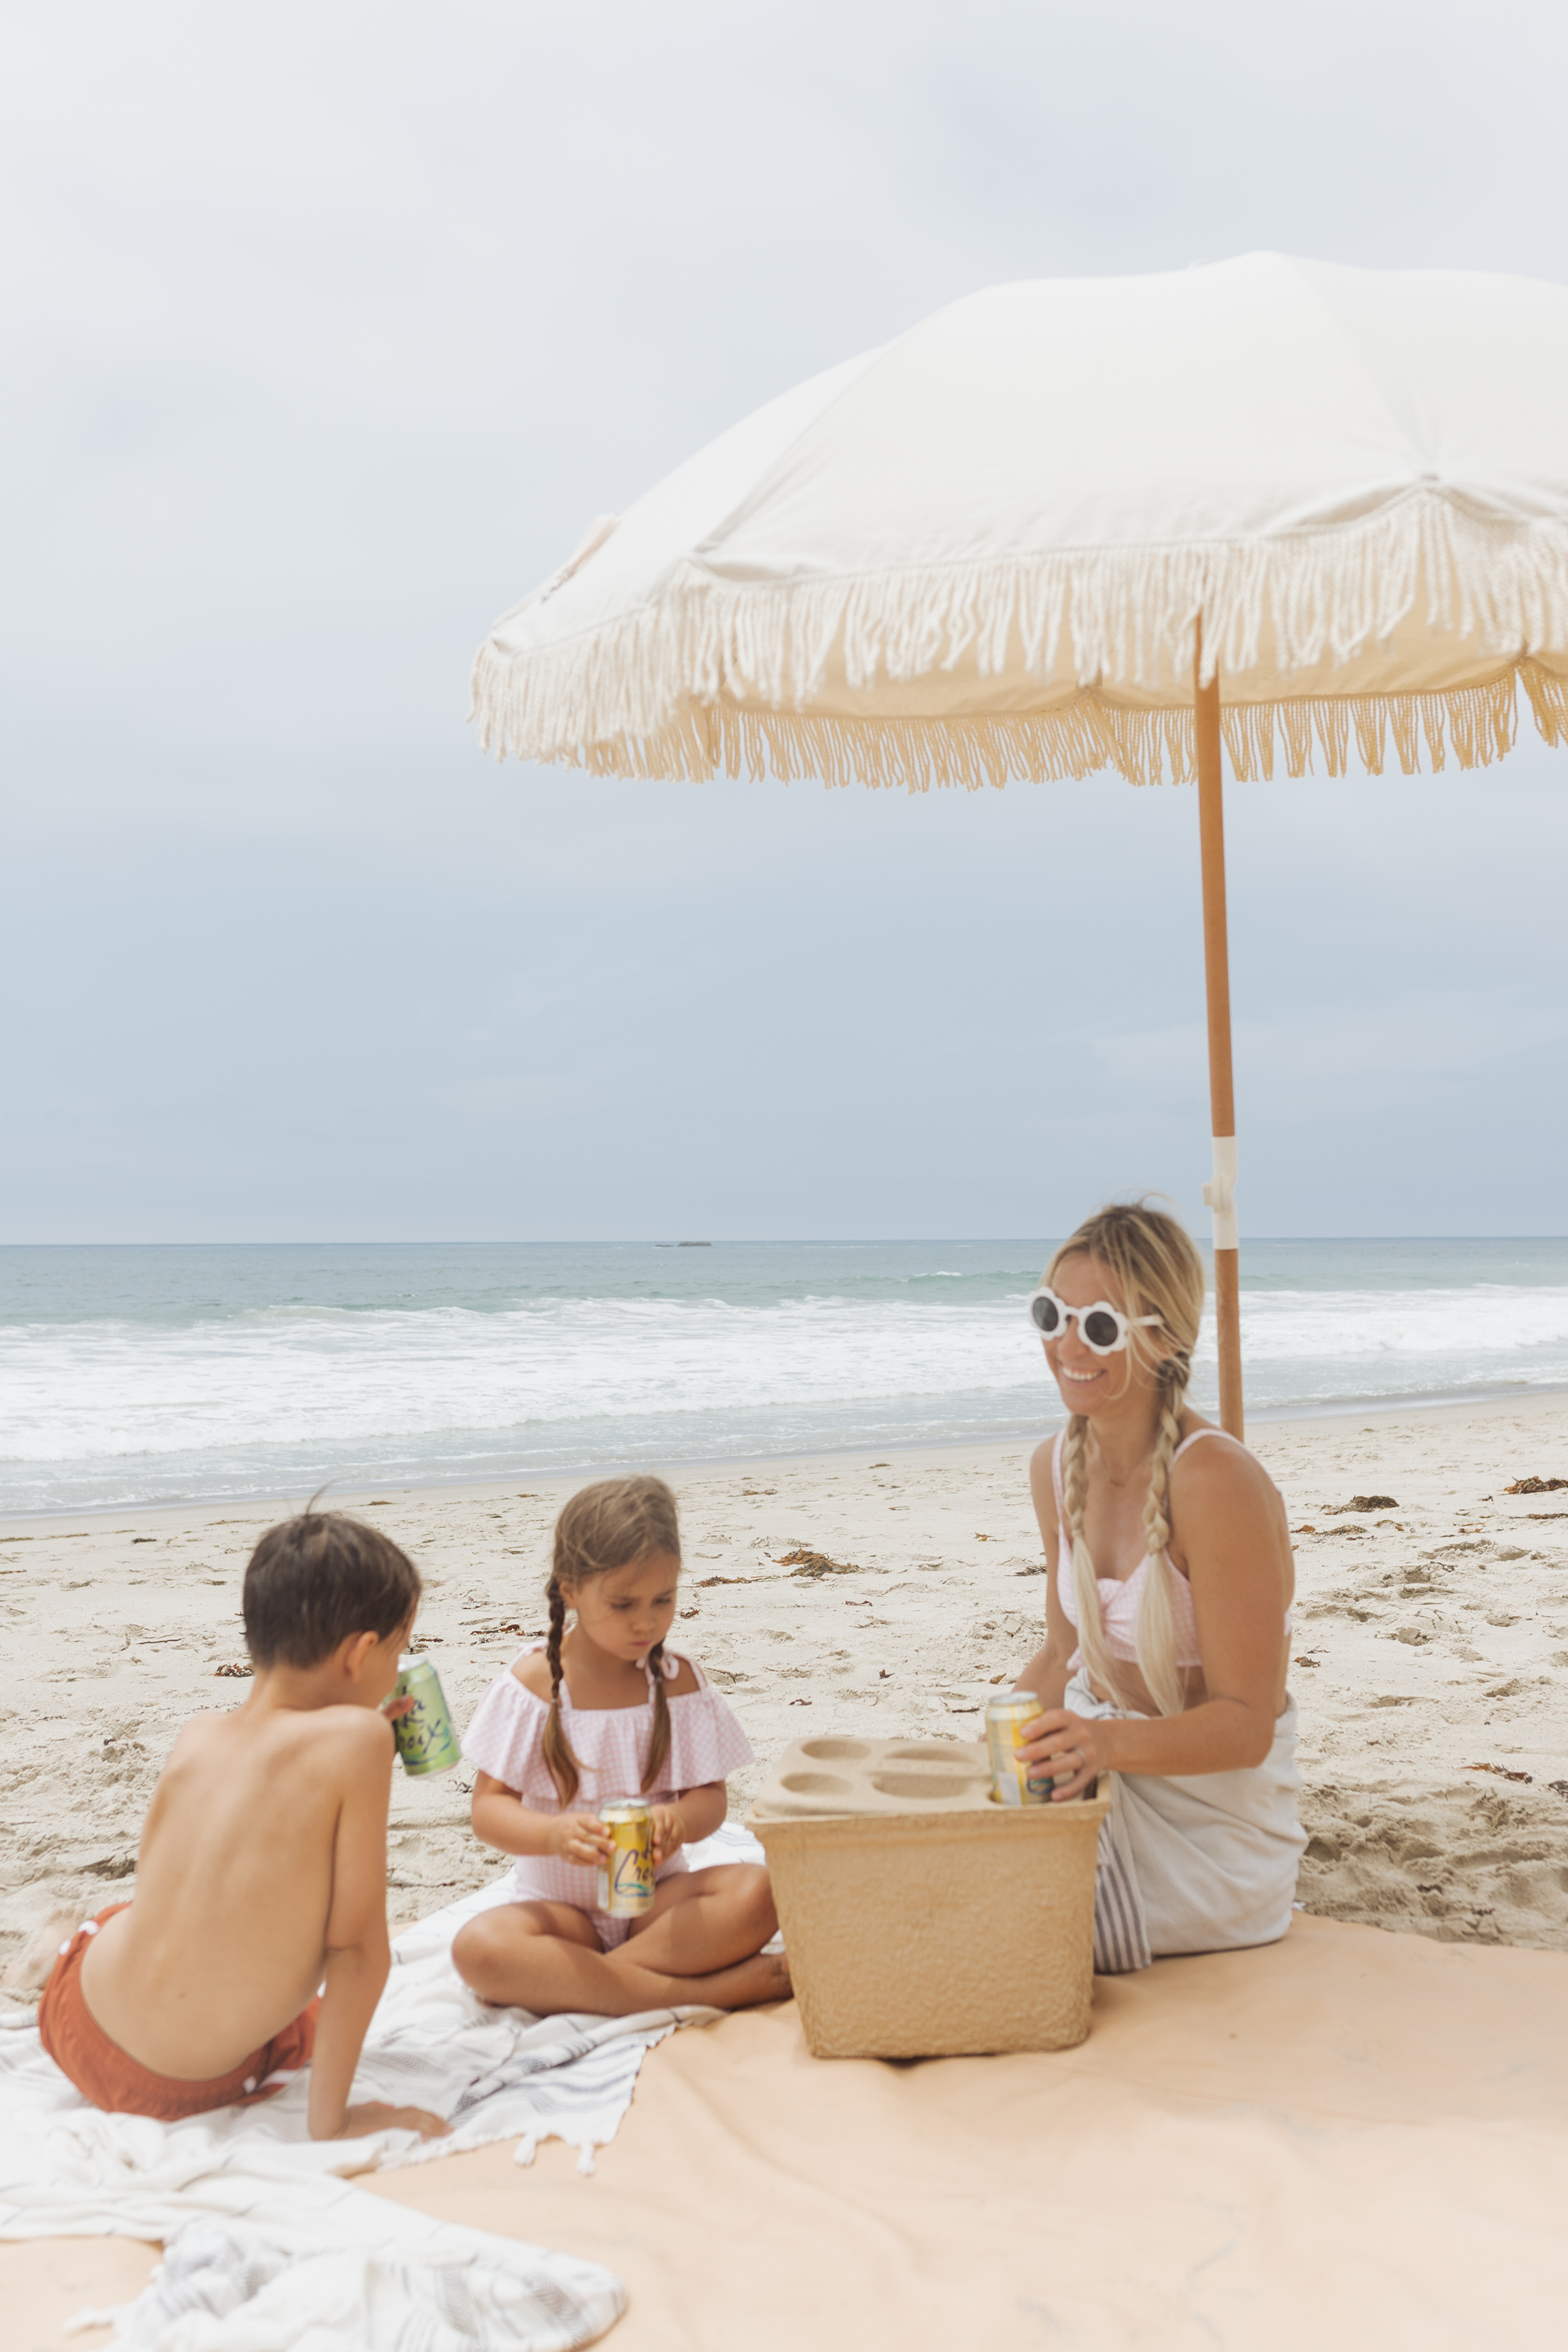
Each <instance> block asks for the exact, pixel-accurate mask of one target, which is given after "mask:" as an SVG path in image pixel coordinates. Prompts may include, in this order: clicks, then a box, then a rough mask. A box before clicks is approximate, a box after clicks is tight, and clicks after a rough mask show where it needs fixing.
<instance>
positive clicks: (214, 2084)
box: [38, 1903, 321, 2124]
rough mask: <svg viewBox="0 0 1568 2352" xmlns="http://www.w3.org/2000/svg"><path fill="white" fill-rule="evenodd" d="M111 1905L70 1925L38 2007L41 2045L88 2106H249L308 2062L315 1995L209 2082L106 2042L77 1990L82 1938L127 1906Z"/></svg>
mask: <svg viewBox="0 0 1568 2352" xmlns="http://www.w3.org/2000/svg"><path fill="white" fill-rule="evenodd" d="M130 1907H131V1906H130V1905H129V1904H126V1903H111V1904H110V1906H109V1907H108V1909H107V1910H105V1911H100V1913H99V1915H98V1916H97V1918H96V1919H89V1921H88V1922H87V1924H86V1925H85V1926H84V1927H79V1928H78V1929H77V1931H76V1934H75V1935H74V1936H73V1937H71V1939H70V1941H69V1943H68V1944H65V1945H62V1947H61V1948H60V1955H59V1958H58V1959H57V1960H56V1962H55V1965H54V1967H53V1969H51V1970H50V1972H49V1981H48V1983H47V1985H46V1986H45V1988H44V1997H43V2000H41V2001H40V2003H39V2004H38V2033H39V2037H40V2039H41V2040H42V2042H43V2045H44V2048H45V2049H46V2050H47V2052H48V2053H49V2056H50V2057H51V2058H52V2059H53V2060H54V2062H55V2064H56V2065H57V2066H58V2067H59V2069H60V2071H61V2073H62V2074H68V2076H69V2077H70V2079H71V2081H72V2082H73V2083H74V2084H76V2086H77V2089H78V2090H79V2092H80V2093H81V2095H82V2096H83V2097H84V2098H87V2099H90V2100H91V2101H92V2103H93V2105H94V2106H95V2107H102V2108H104V2109H105V2110H106V2111H107V2112H108V2113H109V2114H110V2115H115V2116H155V2117H156V2119H157V2120H158V2122H160V2123H164V2124H174V2123H178V2122H180V2121H181V2119H182V2118H183V2117H184V2116H205V2115H207V2114H210V2113H211V2111H212V2109H213V2108H214V2107H232V2106H241V2107H245V2106H252V2105H255V2104H256V2102H257V2101H258V2100H260V2099H270V2098H271V2097H272V2096H273V2095H275V2094H276V2093H277V2092H279V2091H280V2090H282V2088H283V2086H284V2084H285V2083H286V2082H287V2081H288V2080H289V2077H290V2076H291V2075H293V2074H298V2072H299V2070H300V2067H301V2066H308V2065H309V2064H310V2053H311V2051H312V2049H313V2048H314V2047H315V2041H316V2012H317V2011H318V2010H319V2009H320V2008H321V2002H320V2000H313V2001H311V2003H310V2006H309V2008H308V2009H303V2010H301V2011H300V2014H299V2016H298V2017H297V2018H295V2020H294V2021H293V2023H292V2024H291V2025H286V2026H285V2027H284V2028H283V2030H282V2032H280V2033H275V2034H274V2035H273V2037H272V2039H271V2041H270V2042H267V2043H265V2044H264V2045H263V2047H262V2048H261V2049H259V2050H253V2051H252V2052H251V2053H250V2055H249V2057H248V2058H242V2059H241V2061H240V2063H239V2064H238V2065H237V2066H236V2067H235V2068H234V2069H233V2070H232V2072H230V2073H229V2074H219V2075H216V2076H215V2077H214V2078H213V2080H212V2081H210V2082H205V2083H185V2082H181V2081H179V2080H178V2079H177V2078H176V2077H174V2076H173V2075H169V2074H153V2072H152V2070H151V2069H150V2068H149V2067H146V2066H142V2065H139V2064H138V2063H137V2062H136V2060H135V2059H134V2058H132V2057H131V2056H129V2055H128V2053H126V2052H125V2051H123V2050H121V2047H120V2045H119V2043H118V2042H111V2041H110V2038H109V2036H108V2034H107V2033H105V2032H104V2030H103V2028H102V2026H101V2025H100V2024H99V2022H98V2021H97V2019H96V2018H95V2017H94V2016H93V2014H92V2012H91V2011H90V2010H89V2008H88V2005H87V2002H86V2000H85V1999H84V1998H83V1995H82V1990H81V1958H82V1954H83V1953H84V1952H85V1951H86V1949H87V1947H88V1944H89V1941H90V1939H91V1938H92V1937H94V1936H96V1935H97V1933H98V1931H99V1929H100V1927H102V1925H103V1923H104V1921H105V1920H106V1919H112V1918H113V1916H114V1915H115V1913H116V1912H117V1911H126V1910H129V1909H130Z"/></svg>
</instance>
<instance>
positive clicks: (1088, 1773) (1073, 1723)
mask: <svg viewBox="0 0 1568 2352" xmlns="http://www.w3.org/2000/svg"><path fill="white" fill-rule="evenodd" d="M1024 1729H1025V1731H1026V1733H1027V1734H1028V1737H1027V1738H1026V1739H1025V1740H1024V1741H1023V1742H1022V1743H1021V1744H1020V1746H1019V1748H1018V1760H1019V1762H1020V1763H1021V1764H1023V1765H1025V1766H1026V1768H1027V1769H1028V1773H1029V1777H1030V1779H1031V1780H1056V1782H1057V1786H1056V1788H1055V1790H1053V1792H1052V1796H1051V1802H1052V1804H1053V1805H1060V1804H1065V1803H1066V1801H1068V1798H1069V1797H1081V1796H1082V1794H1083V1792H1084V1790H1086V1789H1092V1788H1093V1786H1094V1783H1095V1781H1096V1780H1098V1779H1099V1777H1100V1773H1101V1772H1109V1771H1110V1769H1112V1766H1111V1758H1110V1745H1111V1735H1113V1734H1114V1733H1115V1730H1116V1724H1115V1720H1114V1718H1112V1719H1111V1720H1110V1721H1108V1722H1100V1721H1098V1720H1093V1719H1091V1718H1089V1717H1086V1716H1081V1715H1074V1714H1073V1713H1072V1711H1071V1709H1070V1708H1068V1707H1065V1706H1053V1707H1050V1708H1048V1709H1047V1711H1046V1712H1045V1713H1044V1714H1041V1715H1037V1716H1036V1717H1033V1719H1032V1720H1031V1721H1030V1722H1028V1723H1026V1725H1025V1726H1024ZM1062 1774H1068V1775H1069V1776H1070V1777H1069V1778H1067V1779H1062V1778H1059V1777H1058V1776H1059V1775H1062Z"/></svg>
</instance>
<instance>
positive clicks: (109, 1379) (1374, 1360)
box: [0, 1240, 1568, 1514]
mask: <svg viewBox="0 0 1568 2352" xmlns="http://www.w3.org/2000/svg"><path fill="white" fill-rule="evenodd" d="M1051 1246H1052V1244H1050V1243H1049V1242H1048V1241H1016V1242H952V1241H935V1242H841V1243H840V1242H716V1243H713V1244H711V1245H710V1246H703V1247H693V1246H682V1245H680V1244H679V1243H665V1244H656V1243H641V1242H638V1243H629V1242H628V1243H624V1244H617V1243H602V1244H553V1243H551V1244H543V1243H542V1244H493V1245H492V1244H473V1245H464V1246H455V1245H454V1246H447V1245H441V1244H407V1245H402V1246H395V1247H394V1246H386V1245H381V1244H363V1245H358V1244H330V1245H327V1244H323V1245H321V1246H320V1247H306V1246H304V1245H300V1244H279V1245H278V1246H273V1247H262V1246H250V1245H235V1246H232V1247H210V1246H205V1245H193V1246H189V1247H161V1246H147V1247H96V1248H91V1247H60V1248H44V1247H26V1246H13V1247H9V1248H0V1511H3V1512H5V1513H11V1514H14V1513H21V1512H36V1511H59V1510H67V1509H68V1510H73V1511H74V1510H83V1509H94V1508H100V1509H101V1508H110V1507H113V1508H124V1507H127V1506H130V1505H133V1504H146V1503H162V1502H174V1501H184V1500H216V1499H239V1498H243V1497H249V1496H271V1495H306V1494H310V1493H312V1492H313V1491H314V1490H315V1489H316V1488H317V1487H319V1486H322V1485H324V1484H326V1483H327V1482H328V1481H337V1482H341V1483H342V1485H343V1486H346V1487H349V1488H353V1487H356V1486H359V1487H363V1486H364V1485H365V1484H366V1483H367V1482H374V1484H376V1485H377V1486H384V1485H413V1484H424V1483H427V1482H437V1481H443V1480H454V1481H469V1480H479V1479H487V1478H510V1477H514V1476H528V1475H538V1474H541V1473H543V1472H549V1471H572V1470H579V1469H588V1468H593V1467H596V1466H599V1465H683V1464H691V1463H698V1462H712V1461H721V1460H746V1459H752V1460H754V1459H757V1458H760V1457H765V1456H768V1455H777V1454H801V1453H819V1452H827V1451H831V1450H833V1449H836V1448H863V1447H868V1446H869V1447H874V1448H876V1449H877V1450H879V1451H880V1450H881V1449H882V1448H884V1447H892V1446H905V1445H917V1444H941V1443H946V1442H958V1441H963V1440H973V1439H987V1438H1015V1439H1023V1438H1027V1437H1029V1436H1032V1435H1034V1434H1035V1433H1038V1432H1040V1431H1042V1430H1045V1429H1048V1428H1053V1427H1055V1426H1057V1425H1058V1423H1059V1420H1060V1410H1059V1406H1058V1401H1057V1397H1056V1391H1055V1390H1054V1388H1053V1386H1052V1385H1051V1383H1050V1381H1049V1380H1048V1378H1047V1373H1046V1370H1045V1366H1044V1362H1043V1360H1042V1357H1041V1352H1040V1349H1039V1346H1038V1343H1037V1340H1036V1339H1035V1337H1034V1335H1033V1333H1032V1331H1031V1328H1030V1327H1029V1325H1028V1323H1027V1321H1026V1317H1025V1313H1024V1302H1025V1300H1026V1297H1027V1296H1028V1293H1029V1291H1030V1290H1031V1289H1032V1288H1033V1287H1034V1285H1035V1283H1036V1282H1037V1280H1038V1278H1039V1274H1040V1269H1041V1267H1042V1266H1043V1265H1045V1263H1046V1260H1047V1257H1048V1256H1049V1255H1050V1251H1051ZM1242 1267H1243V1273H1242V1332H1243V1349H1244V1356H1245V1367H1246V1381H1247V1411H1248V1412H1249V1414H1250V1415H1252V1416H1255V1417H1256V1416H1260V1415H1278V1414H1286V1413H1301V1412H1331V1411H1334V1410H1336V1409H1345V1408H1350V1407H1353V1406H1355V1405H1358V1404H1360V1405H1365V1404H1391V1403H1394V1402H1410V1401H1417V1402H1435V1401H1437V1400H1441V1399H1460V1398H1475V1397H1489V1396H1499V1395H1504V1394H1508V1393H1512V1392H1519V1391H1525V1390H1531V1389H1553V1388H1564V1387H1568V1240H1552V1241H1275V1242H1268V1241H1263V1242H1248V1243H1246V1244H1245V1245H1244V1248H1243V1252H1242ZM1213 1396H1214V1344H1213V1334H1212V1329H1210V1328H1205V1345H1204V1346H1203V1347H1201V1348H1200V1350H1199V1355H1198V1360H1197V1371H1196V1379H1195V1381H1194V1402H1197V1403H1198V1404H1199V1406H1200V1407H1203V1406H1205V1405H1212V1400H1213Z"/></svg>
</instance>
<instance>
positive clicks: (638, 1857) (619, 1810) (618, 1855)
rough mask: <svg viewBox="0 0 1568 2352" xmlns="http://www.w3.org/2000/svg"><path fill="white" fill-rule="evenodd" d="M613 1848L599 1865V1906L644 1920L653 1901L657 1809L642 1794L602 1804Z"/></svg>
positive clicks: (622, 1916)
mask: <svg viewBox="0 0 1568 2352" xmlns="http://www.w3.org/2000/svg"><path fill="white" fill-rule="evenodd" d="M599 1819H600V1820H601V1821H602V1822H604V1824H605V1828H606V1829H607V1830H608V1831H609V1832H610V1851H609V1853H608V1854H607V1856H606V1857H605V1860H604V1861H603V1862H601V1863H600V1864H599V1886H598V1895H597V1900H598V1906H599V1908H600V1910H601V1911H604V1912H607V1913H608V1915H609V1916H610V1917H611V1918H612V1919H640V1918H641V1917H642V1915H643V1913H644V1912H645V1911H646V1910H647V1907H648V1906H649V1905H650V1904H651V1903H652V1901H653V1809H652V1807H651V1806H650V1805H647V1804H646V1803H645V1802H644V1801H643V1800H642V1798H641V1797H623V1798H620V1799H618V1800H617V1801H616V1803H614V1804H611V1805H601V1806H600V1807H599Z"/></svg>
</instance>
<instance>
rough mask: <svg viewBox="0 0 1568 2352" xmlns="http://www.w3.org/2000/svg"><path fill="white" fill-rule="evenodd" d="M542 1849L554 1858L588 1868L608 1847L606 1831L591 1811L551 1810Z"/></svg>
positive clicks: (597, 1861) (599, 1860)
mask: <svg viewBox="0 0 1568 2352" xmlns="http://www.w3.org/2000/svg"><path fill="white" fill-rule="evenodd" d="M544 1851H545V1853H552V1854H553V1855H554V1856H555V1859H556V1860H557V1862H574V1863H576V1864H578V1866H579V1867H580V1868H582V1867H584V1866H586V1867H587V1868H589V1869H592V1868H594V1867H595V1864H599V1863H601V1862H603V1861H604V1859H605V1855H606V1854H607V1853H609V1851H610V1832H609V1831H608V1830H607V1829H606V1828H605V1824H604V1822H602V1821H600V1820H599V1818H598V1816H597V1815H596V1814H595V1813H552V1815H551V1816H550V1826H549V1828H548V1829H547V1830H546V1832H545V1843H544Z"/></svg>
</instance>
